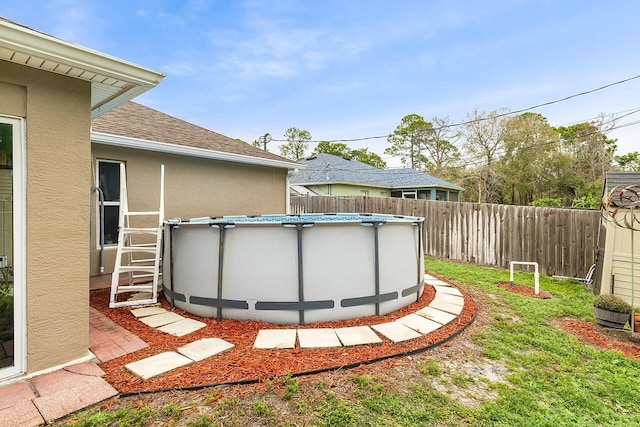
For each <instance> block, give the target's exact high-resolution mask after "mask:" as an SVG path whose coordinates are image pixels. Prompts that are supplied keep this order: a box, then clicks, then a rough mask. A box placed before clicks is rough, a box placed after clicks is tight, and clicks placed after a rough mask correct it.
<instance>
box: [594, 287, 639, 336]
mask: <svg viewBox="0 0 640 427" xmlns="http://www.w3.org/2000/svg"><path fill="white" fill-rule="evenodd" d="M593 308H594V311H595V315H596V322H598V325H602V326H606V327H608V328H615V329H622V328H624V325H625V324H626V323H627V322H628V321H629V320H630V318H631V313H632V312H633V308H632V307H631V304H629V303H627V302H626V301H625V300H623V299H622V298H620V297H619V296H616V295H611V294H603V295H598V296H596V297H595V299H594V300H593Z"/></svg>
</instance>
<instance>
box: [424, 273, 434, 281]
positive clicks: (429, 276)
mask: <svg viewBox="0 0 640 427" xmlns="http://www.w3.org/2000/svg"><path fill="white" fill-rule="evenodd" d="M427 279H430V280H431V279H435V277H433V276H432V275H430V274H428V273H424V280H427Z"/></svg>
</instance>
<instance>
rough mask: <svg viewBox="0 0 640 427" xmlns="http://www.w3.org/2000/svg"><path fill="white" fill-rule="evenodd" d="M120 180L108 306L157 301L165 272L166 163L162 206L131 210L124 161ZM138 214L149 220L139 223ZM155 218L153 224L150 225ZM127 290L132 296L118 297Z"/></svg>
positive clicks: (162, 180)
mask: <svg viewBox="0 0 640 427" xmlns="http://www.w3.org/2000/svg"><path fill="white" fill-rule="evenodd" d="M120 180H121V184H120V217H119V220H118V221H119V223H118V249H117V252H116V262H115V265H114V269H113V273H112V275H111V298H110V301H109V308H116V307H125V306H133V305H147V304H155V303H156V302H157V301H158V281H159V277H160V276H161V275H162V273H161V272H160V252H161V247H162V228H163V226H162V222H163V221H164V165H161V166H160V206H159V208H158V210H157V211H148V212H130V211H129V205H128V201H127V179H126V175H125V167H124V164H121V165H120ZM139 218H147V222H146V223H143V226H139V224H138V223H139V222H140V221H138V219H139ZM154 219H155V220H156V221H154V222H153V223H154V226H152V227H149V226H148V225H149V224H151V221H153V220H154ZM141 239H142V241H141ZM140 256H143V257H144V258H140ZM123 273H126V274H127V279H126V282H125V283H122V282H123V281H122V280H121V277H120V275H121V274H123ZM124 293H131V296H130V298H128V299H126V300H124V301H118V295H120V294H124Z"/></svg>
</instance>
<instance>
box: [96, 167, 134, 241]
mask: <svg viewBox="0 0 640 427" xmlns="http://www.w3.org/2000/svg"><path fill="white" fill-rule="evenodd" d="M102 163H114V164H117V165H118V174H120V165H124V167H125V168H126V167H127V164H126V162H125V161H123V160H113V159H101V158H96V169H95V171H96V175H95V186H96V187H98V188H100V189H101V190H102V187H101V186H100V165H101V164H102ZM122 179H123V177H122V175H121V174H120V177H119V181H120V188H122ZM95 200H96V204H95V212H96V216H95V217H96V218H97V221H96V225H95V227H96V230H95V232H96V239H95V242H96V249H100V248H101V247H103V248H104V249H116V248H117V246H118V239H117V237H116V241H115V242H113V243H103V242H102V237H103V236H101V235H100V218H101V217H100V199H99V197H96V198H95ZM121 202H122V201H121V200H120V195H119V193H118V200H117V201H107V200H105V201H104V207H105V208H106V207H108V206H116V207H118V220H119V219H120V204H121ZM118 223H119V221H118ZM117 233H118V229H117V225H116V236H117ZM105 234H106V233H105Z"/></svg>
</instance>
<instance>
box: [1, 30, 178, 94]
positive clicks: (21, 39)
mask: <svg viewBox="0 0 640 427" xmlns="http://www.w3.org/2000/svg"><path fill="white" fill-rule="evenodd" d="M0 27H2V31H1V33H0V34H2V45H3V46H5V47H7V48H10V49H15V50H16V51H18V52H21V53H24V54H25V55H31V56H37V57H38V58H42V59H45V60H48V61H52V62H57V63H60V64H64V65H67V66H70V67H77V68H80V69H82V70H85V71H88V72H92V73H96V74H101V75H104V76H107V77H111V78H116V79H118V80H123V81H126V82H128V83H131V84H135V85H139V86H149V87H153V86H156V85H157V84H158V83H160V80H162V78H163V77H164V76H165V75H164V74H163V73H158V72H156V71H153V70H151V69H149V68H145V67H142V66H140V65H137V64H134V63H132V62H128V61H125V60H123V59H119V58H116V57H114V56H111V55H107V54H105V53H102V52H98V51H96V50H92V49H89V48H86V47H84V46H80V45H77V44H74V43H70V42H67V41H64V40H61V39H58V38H55V37H52V36H50V35H48V34H44V33H41V32H39V31H35V30H32V29H31V28H28V27H23V26H21V25H17V24H14V23H12V22H9V21H4V20H0Z"/></svg>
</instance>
